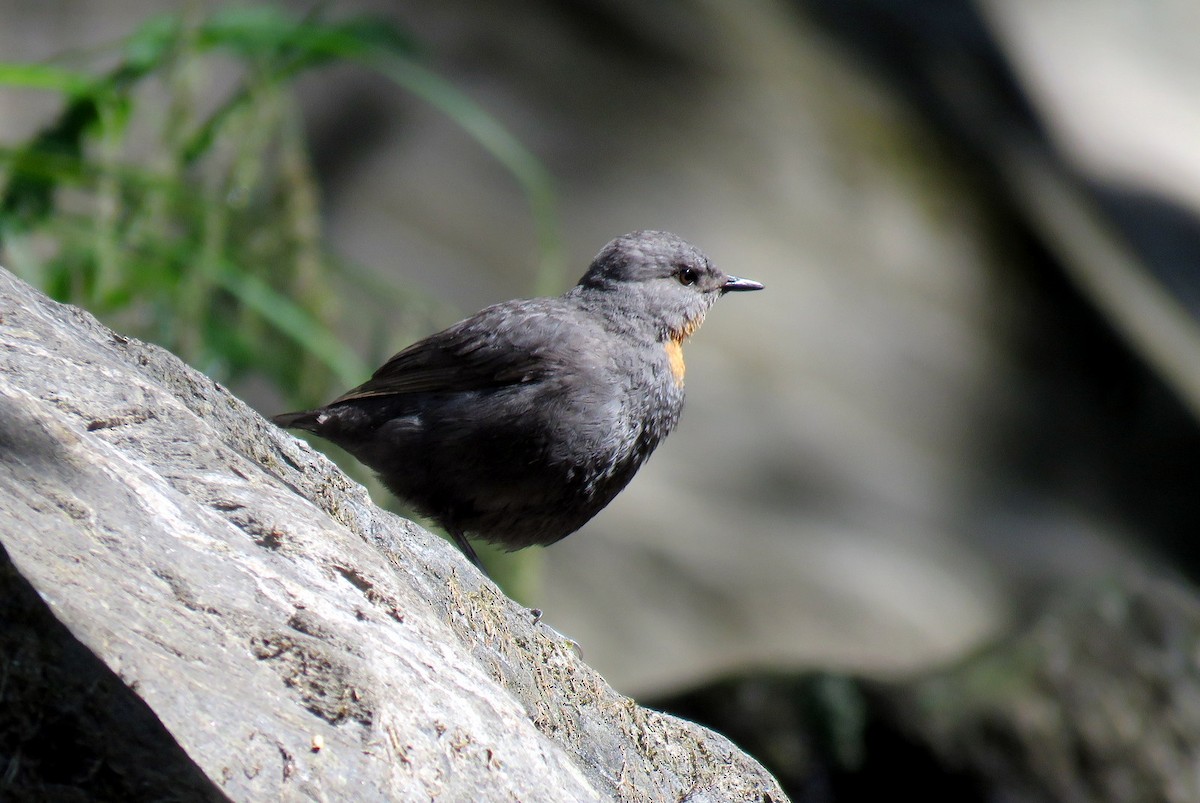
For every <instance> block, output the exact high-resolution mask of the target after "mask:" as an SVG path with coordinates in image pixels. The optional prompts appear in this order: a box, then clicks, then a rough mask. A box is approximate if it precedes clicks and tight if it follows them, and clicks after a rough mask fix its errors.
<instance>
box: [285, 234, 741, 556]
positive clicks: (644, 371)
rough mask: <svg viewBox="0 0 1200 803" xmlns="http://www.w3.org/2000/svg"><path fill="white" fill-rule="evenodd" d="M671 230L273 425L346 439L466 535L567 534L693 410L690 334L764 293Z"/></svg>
mask: <svg viewBox="0 0 1200 803" xmlns="http://www.w3.org/2000/svg"><path fill="white" fill-rule="evenodd" d="M762 287H763V286H762V285H761V284H759V283H758V282H754V281H750V280H749V279H739V278H737V277H736V276H729V275H727V274H725V273H723V272H722V271H721V270H719V269H718V268H717V267H716V266H715V265H713V264H712V262H711V261H709V259H708V257H706V256H705V255H704V254H703V253H702V252H701V251H700V250H699V249H698V248H696V247H695V246H693V245H690V244H689V243H687V242H685V241H684V240H682V239H680V238H679V237H676V236H675V235H673V234H670V233H668V232H663V231H636V232H633V233H632V234H627V235H625V236H624V237H618V238H617V239H615V240H613V241H612V242H610V243H609V244H608V245H606V246H605V247H604V248H603V250H601V251H600V253H599V254H597V255H596V258H595V259H594V260H593V261H592V264H591V266H590V267H589V268H588V270H587V273H585V274H584V275H583V278H582V279H580V280H579V284H577V285H576V286H575V287H573V288H571V289H570V290H568V291H567V292H566V293H565V294H563V295H562V296H559V297H557V298H533V299H519V300H514V301H505V302H503V303H500V304H495V305H493V306H490V307H487V308H486V309H484V310H481V311H480V312H478V313H476V314H475V315H473V316H471V317H470V318H467V319H466V320H464V321H460V322H459V323H456V324H454V325H453V326H451V327H450V328H449V329H446V330H444V331H441V332H438V333H437V334H434V335H430V336H429V337H427V338H425V339H424V340H421V341H419V342H417V343H414V344H413V345H411V346H409V347H408V348H406V349H404V350H403V351H401V352H400V353H399V354H397V355H395V356H394V357H392V358H391V359H390V360H388V361H387V362H386V363H385V364H384V365H383V367H381V368H380V369H379V370H378V371H376V372H375V375H374V376H372V377H371V379H370V380H368V381H367V382H366V383H364V384H362V385H360V386H359V387H357V388H355V389H354V390H351V391H349V392H348V393H346V394H344V395H342V396H340V397H338V398H337V399H334V400H333V401H332V402H330V403H329V404H327V405H325V406H324V407H320V408H317V409H315V410H307V411H304V412H297V413H285V414H283V415H278V416H275V417H274V418H273V419H272V420H273V421H274V422H275V423H276V424H278V425H279V426H282V427H293V428H297V429H304V430H307V431H309V432H313V433H315V434H317V435H320V436H321V437H322V438H326V439H328V440H331V441H333V442H334V443H336V444H338V445H339V446H341V447H342V448H344V449H345V450H346V451H348V452H350V454H352V455H354V456H355V457H356V458H357V459H358V460H359V461H361V462H362V463H364V464H366V465H367V466H369V467H370V468H372V469H374V470H375V471H376V472H378V473H379V477H380V479H381V480H382V481H383V483H384V484H385V485H386V486H387V487H388V488H389V489H390V490H391V491H392V492H393V493H395V494H396V495H397V496H399V497H401V498H402V499H405V500H407V501H408V502H410V503H411V504H412V505H413V506H414V507H415V508H416V509H417V510H418V511H420V512H421V513H422V514H424V515H426V516H428V517H430V518H432V519H433V520H435V521H437V522H438V523H439V524H441V525H442V526H443V527H445V528H446V530H447V531H448V532H449V533H450V534H451V535H452V536H453V537H454V539H455V541H456V542H457V543H458V545H459V547H460V548H461V549H462V551H463V552H464V553H465V554H466V555H467V557H469V558H470V559H471V560H472V562H474V563H475V564H476V565H477V566H478V565H479V560H478V558H477V557H476V555H475V551H474V550H473V549H472V548H471V545H470V543H469V542H468V541H467V535H468V534H469V535H471V536H475V537H479V538H483V539H486V540H488V541H491V542H493V543H498V544H502V545H503V546H505V547H507V548H508V549H510V550H514V549H522V548H524V547H527V546H530V545H532V544H551V543H554V542H555V541H558V540H560V539H562V538H565V537H566V536H568V535H570V534H571V533H573V532H575V531H576V530H578V529H579V528H580V527H582V526H583V525H584V523H586V522H587V521H588V520H589V519H591V518H592V517H593V516H595V515H596V514H597V513H598V512H600V510H601V509H602V508H603V507H604V506H605V505H607V504H608V503H609V502H611V501H612V499H613V497H615V496H616V495H617V494H618V493H619V492H620V491H621V489H623V488H624V487H625V486H626V485H627V484H628V483H629V480H630V479H631V478H632V477H633V475H634V473H635V472H636V471H637V470H638V468H639V467H640V466H641V465H642V463H643V462H645V460H646V458H647V457H649V456H650V453H651V452H653V451H654V448H655V447H656V446H658V444H659V443H660V442H661V441H662V439H663V438H665V437H666V436H667V434H668V433H670V432H671V430H672V429H674V427H675V424H676V423H677V422H678V421H679V413H680V411H681V409H682V408H683V376H684V365H683V349H682V345H683V341H684V340H686V339H687V338H688V336H689V335H691V334H692V332H694V331H696V328H697V327H698V326H700V324H701V322H702V321H703V320H704V315H705V313H707V312H708V310H709V308H710V307H712V305H713V303H714V302H716V300H717V299H718V298H720V297H721V296H723V295H724V294H725V293H729V292H738V291H744V290H761V289H762Z"/></svg>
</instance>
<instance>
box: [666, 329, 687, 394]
mask: <svg viewBox="0 0 1200 803" xmlns="http://www.w3.org/2000/svg"><path fill="white" fill-rule="evenodd" d="M663 345H664V347H665V348H666V350H667V364H668V365H670V366H671V376H673V377H675V386H676V387H683V374H684V371H685V370H686V366H684V364H683V341H682V340H675V339H674V338H672V339H670V340H668V341H667V342H666V343H664V344H663Z"/></svg>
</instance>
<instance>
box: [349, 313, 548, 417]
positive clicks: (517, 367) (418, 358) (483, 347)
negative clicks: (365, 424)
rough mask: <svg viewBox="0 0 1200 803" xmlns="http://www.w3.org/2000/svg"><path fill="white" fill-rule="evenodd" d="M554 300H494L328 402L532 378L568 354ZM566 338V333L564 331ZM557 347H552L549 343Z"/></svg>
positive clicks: (471, 387) (480, 386)
mask: <svg viewBox="0 0 1200 803" xmlns="http://www.w3.org/2000/svg"><path fill="white" fill-rule="evenodd" d="M556 301H557V300H556V299H553V300H552V299H534V300H532V301H520V302H507V303H505V304H497V305H495V306H492V307H488V308H487V309H485V310H483V311H481V312H479V313H477V314H476V315H474V316H472V317H470V318H468V319H466V320H465V321H461V322H459V323H457V324H455V325H454V326H451V327H450V328H449V329H446V330H444V331H442V332H438V333H437V334H434V335H430V336H429V337H427V338H425V339H424V340H420V341H418V342H416V343H414V344H412V345H411V346H409V347H408V348H406V349H404V350H403V351H401V352H400V353H399V354H396V355H395V356H393V357H392V358H391V359H390V360H388V361H387V362H386V363H384V364H383V366H381V367H380V368H379V370H377V371H376V372H375V374H374V376H372V377H371V378H370V379H369V380H367V381H366V382H365V383H363V384H362V385H360V386H358V387H357V388H354V389H353V390H351V391H349V392H348V393H345V394H343V395H342V396H340V397H338V398H337V399H334V400H333V401H332V402H330V404H338V403H341V402H347V401H352V400H354V399H364V398H371V397H378V396H393V395H400V394H406V393H454V392H464V391H471V390H484V389H488V388H495V387H501V386H503V385H512V384H517V383H521V382H530V381H534V380H536V379H538V378H539V377H541V376H543V375H544V374H545V372H546V370H547V368H548V367H549V365H550V364H551V363H552V362H560V361H561V359H562V358H563V357H565V356H566V354H565V353H564V352H565V351H569V348H568V349H564V348H562V347H563V346H564V345H566V344H565V343H563V339H564V333H567V332H571V331H572V327H571V326H569V325H567V321H565V320H564V318H565V311H564V310H563V309H562V308H561V307H560V306H558V305H557V304H555V303H554V302H556ZM565 337H566V339H570V336H569V335H565ZM556 345H557V346H558V348H551V347H552V346H556Z"/></svg>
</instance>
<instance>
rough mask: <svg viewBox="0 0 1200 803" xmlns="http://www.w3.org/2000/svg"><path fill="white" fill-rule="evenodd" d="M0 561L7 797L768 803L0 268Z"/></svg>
mask: <svg viewBox="0 0 1200 803" xmlns="http://www.w3.org/2000/svg"><path fill="white" fill-rule="evenodd" d="M0 539H2V541H3V547H4V550H5V551H6V552H7V556H8V560H4V561H2V562H0V564H2V565H0V585H2V586H3V590H2V591H0V599H3V600H4V602H3V603H2V604H0V642H2V643H0V655H3V656H5V658H4V663H5V670H4V671H5V673H6V675H5V676H6V677H7V678H9V679H10V680H9V682H7V683H0V708H2V709H3V710H5V711H6V712H8V715H7V716H6V717H4V718H2V719H4V720H6V721H5V722H4V723H3V724H2V725H0V736H3V738H2V739H0V744H3V745H4V747H3V748H0V796H5V795H7V794H8V793H14V794H17V795H20V794H22V793H26V794H31V795H35V796H36V795H42V796H45V795H47V794H50V793H53V796H55V797H56V799H73V798H72V796H74V798H77V799H84V798H85V797H91V798H92V799H94V798H95V797H96V796H107V797H110V798H112V797H118V796H122V795H124V796H137V797H140V798H141V799H145V798H146V797H150V796H153V797H165V796H169V797H171V798H173V799H189V800H190V799H221V798H222V796H228V797H230V798H233V799H236V800H267V799H284V800H297V799H303V800H338V799H350V798H354V799H359V800H372V799H392V800H418V799H432V798H437V799H442V800H516V799H519V800H522V801H538V800H546V801H565V800H629V801H635V800H645V801H657V800H691V801H699V800H712V801H750V800H753V801H766V800H773V801H779V800H783V799H784V796H783V794H782V792H781V791H780V789H779V787H778V785H777V784H776V782H775V781H774V779H773V778H771V776H770V775H769V774H768V773H767V772H766V771H765V770H764V769H762V767H760V766H759V765H758V764H757V763H755V762H754V761H753V760H752V759H751V758H749V757H748V756H746V755H745V754H744V753H742V752H741V751H739V750H738V749H737V748H736V747H734V746H733V745H732V744H731V743H730V742H729V741H727V740H726V739H724V738H723V737H721V736H719V735H717V734H715V733H712V732H710V731H707V730H705V729H703V728H701V727H699V726H696V725H694V724H691V723H689V722H686V721H683V720H679V719H675V718H673V717H669V716H666V715H662V714H659V713H656V712H654V711H650V710H646V709H643V708H640V707H639V706H638V705H637V704H636V703H634V702H633V701H632V700H630V699H628V698H625V697H623V696H621V695H619V694H617V693H616V692H615V691H614V690H613V689H612V688H611V687H609V686H608V685H607V684H606V683H605V681H604V680H603V678H601V677H600V676H599V675H598V674H597V673H596V672H595V671H594V670H592V669H590V668H589V667H588V666H586V665H585V664H583V663H582V662H581V660H580V659H579V658H578V657H577V656H576V655H575V653H574V652H573V651H572V649H571V646H570V644H569V643H568V642H566V641H564V640H563V639H562V638H561V637H559V636H557V635H556V634H555V633H553V631H550V630H547V629H546V628H544V627H542V626H539V625H537V624H535V622H534V621H533V619H532V617H531V616H530V614H529V612H528V611H527V610H526V609H524V608H522V607H520V606H518V605H517V604H515V603H514V602H512V601H510V600H509V599H507V598H506V597H504V596H503V595H502V594H501V593H500V592H499V591H498V590H497V589H496V588H495V586H493V585H492V584H491V583H490V582H488V581H486V580H484V579H483V578H482V577H481V576H480V575H479V574H478V573H477V572H476V571H475V570H474V569H473V568H472V567H470V566H469V565H468V564H467V563H466V561H465V560H464V559H463V558H462V557H461V556H460V555H459V554H458V553H457V552H456V551H455V550H454V549H453V548H452V547H451V546H449V545H448V544H446V543H445V542H443V541H441V540H440V539H438V538H436V537H434V536H432V535H430V534H428V533H426V532H425V531H423V530H422V529H420V528H419V527H417V526H415V525H413V524H412V523H410V522H407V521H405V520H403V519H400V518H398V517H395V516H393V515H391V514H388V513H386V512H384V511H381V510H379V509H378V508H376V507H375V506H374V505H373V504H372V503H371V501H370V499H369V498H368V496H367V494H366V492H365V491H364V490H363V489H362V488H360V487H359V486H357V485H355V484H354V483H352V482H351V481H349V480H348V479H346V478H345V477H344V476H343V475H342V474H341V473H340V472H339V471H338V470H337V469H336V468H335V467H334V466H333V465H332V464H331V463H330V462H329V461H327V460H326V459H325V458H324V457H323V456H321V455H320V454H318V453H316V452H314V451H313V450H311V449H310V448H308V447H307V446H306V445H305V444H303V443H301V442H300V441H298V440H296V439H294V438H292V437H291V436H290V435H288V434H286V433H284V432H282V431H280V430H278V429H276V428H275V427H273V426H271V425H270V424H268V423H267V422H266V421H265V420H263V419H262V418H261V417H259V416H258V415H257V414H256V413H255V412H254V411H253V410H251V409H250V408H249V407H247V406H246V405H245V404H244V403H242V402H241V401H239V400H238V399H236V398H234V397H232V396H231V395H230V394H229V393H227V392H226V391H225V390H224V389H223V388H221V387H219V386H218V385H216V384H215V383H213V382H212V381H210V380H209V379H207V378H206V377H204V376H203V375H201V374H199V373H197V372H196V371H194V370H192V369H190V368H188V367H187V366H185V365H184V364H182V363H181V362H180V361H179V360H177V359H176V358H175V357H173V356H172V355H170V354H169V353H167V352H165V351H163V350H161V349H159V348H157V347H155V346H151V345H147V344H145V343H141V342H138V341H135V340H132V339H127V338H124V337H122V336H120V335H117V334H114V333H112V332H110V331H109V330H107V329H106V328H104V327H103V326H101V325H100V324H98V323H97V322H96V321H95V320H94V319H93V318H92V317H91V316H90V315H88V314H87V313H85V312H82V311H80V310H78V309H75V308H72V307H67V306H62V305H59V304H56V303H54V302H52V301H50V300H48V299H46V298H45V297H44V296H42V295H41V294H39V293H38V292H36V291H34V290H32V289H31V288H29V287H28V286H27V285H24V284H23V283H21V282H20V281H19V280H17V279H15V278H14V277H13V276H11V275H10V274H8V273H7V272H3V271H0ZM9 561H11V565H10V564H9ZM33 591H36V595H35V594H34V593H32V592H33ZM97 659H98V660H97ZM118 679H119V681H120V682H117V681H118ZM47 701H50V702H49V703H48V702H47ZM39 712H40V713H39ZM47 712H51V713H47ZM54 728H56V729H57V730H52V729H54ZM167 792H169V793H170V794H169V795H167V794H166V793H167Z"/></svg>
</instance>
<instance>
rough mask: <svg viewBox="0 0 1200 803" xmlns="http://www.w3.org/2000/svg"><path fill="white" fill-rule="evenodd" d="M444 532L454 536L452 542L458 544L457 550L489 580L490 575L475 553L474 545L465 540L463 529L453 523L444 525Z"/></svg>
mask: <svg viewBox="0 0 1200 803" xmlns="http://www.w3.org/2000/svg"><path fill="white" fill-rule="evenodd" d="M446 532H448V533H450V535H451V536H452V537H453V538H454V543H456V544H458V549H459V551H460V552H462V553H463V554H464V555H466V556H467V560H469V561H471V563H474V564H475V568H476V569H478V570H479V571H481V572H483V576H484V577H486V578H488V579H489V580H490V579H491V577H492V576H491V575H490V574H488V570H487V569H485V568H483V564H482V563H481V562H480V561H479V556H478V555H476V554H475V547H473V546H471V542H470V541H468V540H467V536H465V535H464V534H463V531H462V530H461V529H459V528H458V527H456V526H454V525H446Z"/></svg>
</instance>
